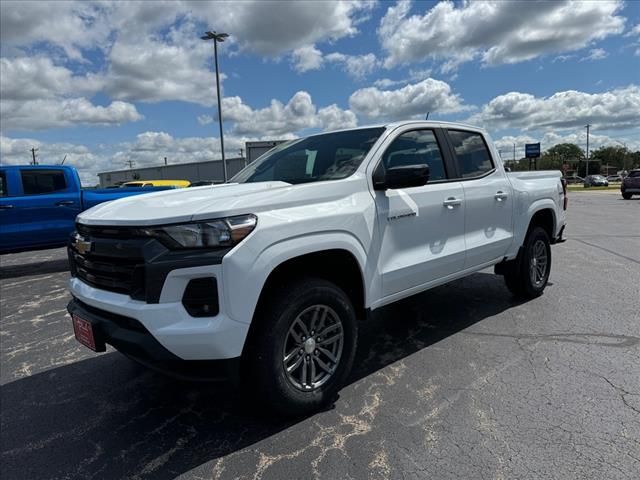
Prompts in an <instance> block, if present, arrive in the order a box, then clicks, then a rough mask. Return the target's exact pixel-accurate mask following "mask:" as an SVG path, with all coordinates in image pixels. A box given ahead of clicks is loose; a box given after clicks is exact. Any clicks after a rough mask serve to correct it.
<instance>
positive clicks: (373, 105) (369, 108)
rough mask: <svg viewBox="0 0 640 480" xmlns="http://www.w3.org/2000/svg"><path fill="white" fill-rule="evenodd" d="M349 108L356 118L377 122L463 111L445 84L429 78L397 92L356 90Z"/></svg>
mask: <svg viewBox="0 0 640 480" xmlns="http://www.w3.org/2000/svg"><path fill="white" fill-rule="evenodd" d="M349 106H350V107H351V110H353V111H354V112H355V113H357V114H358V115H363V116H365V117H368V118H379V119H406V118H411V117H415V116H424V115H426V113H427V112H431V113H432V114H434V113H437V114H441V113H451V112H459V111H462V110H465V109H466V107H464V106H463V105H462V103H461V99H460V96H459V95H456V94H454V93H453V92H452V91H451V87H450V86H449V85H448V84H447V83H445V82H443V81H440V80H434V79H432V78H428V79H426V80H423V81H421V82H419V83H415V84H410V85H407V86H405V87H402V88H400V89H398V90H379V89H378V88H377V87H368V88H362V89H360V90H356V91H355V92H354V93H353V94H352V95H351V97H350V98H349Z"/></svg>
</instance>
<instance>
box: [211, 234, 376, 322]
mask: <svg viewBox="0 0 640 480" xmlns="http://www.w3.org/2000/svg"><path fill="white" fill-rule="evenodd" d="M326 250H345V251H347V252H349V253H350V254H351V255H353V257H354V258H355V259H356V261H357V262H358V266H359V267H360V273H361V274H362V277H363V279H365V288H364V291H365V305H368V296H369V294H368V292H369V289H370V285H367V284H366V278H367V277H366V276H365V275H364V272H365V270H366V264H367V255H366V252H365V249H364V247H363V246H362V244H361V243H360V241H359V240H358V239H357V238H356V237H355V236H353V235H352V234H350V233H347V232H341V231H333V232H322V233H311V234H305V235H300V236H297V237H293V238H288V239H286V240H282V241H279V242H276V243H273V244H271V245H269V246H268V247H266V248H264V249H263V250H262V251H260V252H259V253H258V255H257V257H256V256H255V250H253V249H251V248H247V249H244V248H239V249H238V250H235V251H233V252H231V253H230V254H229V255H228V256H226V257H225V258H224V260H223V263H222V267H223V278H224V285H225V288H224V296H225V303H226V305H227V307H228V308H227V312H226V313H227V314H228V315H229V316H230V317H231V318H233V319H234V320H236V321H239V322H244V323H250V322H251V319H252V318H253V314H254V313H255V309H256V306H257V304H258V300H259V298H260V293H261V292H262V289H263V287H264V285H265V283H266V281H267V278H268V277H269V275H270V274H271V272H273V271H274V270H275V269H276V267H278V266H279V265H281V264H282V263H284V262H286V261H287V260H291V259H293V258H296V257H300V256H302V255H306V254H309V253H317V252H322V251H326ZM310 273H312V272H310Z"/></svg>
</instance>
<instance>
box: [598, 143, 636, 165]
mask: <svg viewBox="0 0 640 480" xmlns="http://www.w3.org/2000/svg"><path fill="white" fill-rule="evenodd" d="M631 155H632V153H631V152H630V151H629V150H627V148H626V147H623V146H618V145H616V146H613V147H600V148H598V149H597V150H594V151H593V154H592V155H591V158H593V159H594V160H600V162H601V163H602V165H605V166H609V167H610V169H615V170H616V171H618V170H628V169H629V168H630V167H631V163H632V157H631Z"/></svg>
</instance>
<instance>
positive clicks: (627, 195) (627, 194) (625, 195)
mask: <svg viewBox="0 0 640 480" xmlns="http://www.w3.org/2000/svg"><path fill="white" fill-rule="evenodd" d="M622 198H624V199H625V200H631V194H630V193H623V194H622Z"/></svg>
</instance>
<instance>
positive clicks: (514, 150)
mask: <svg viewBox="0 0 640 480" xmlns="http://www.w3.org/2000/svg"><path fill="white" fill-rule="evenodd" d="M513 163H514V164H515V163H516V144H515V143H514V144H513Z"/></svg>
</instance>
